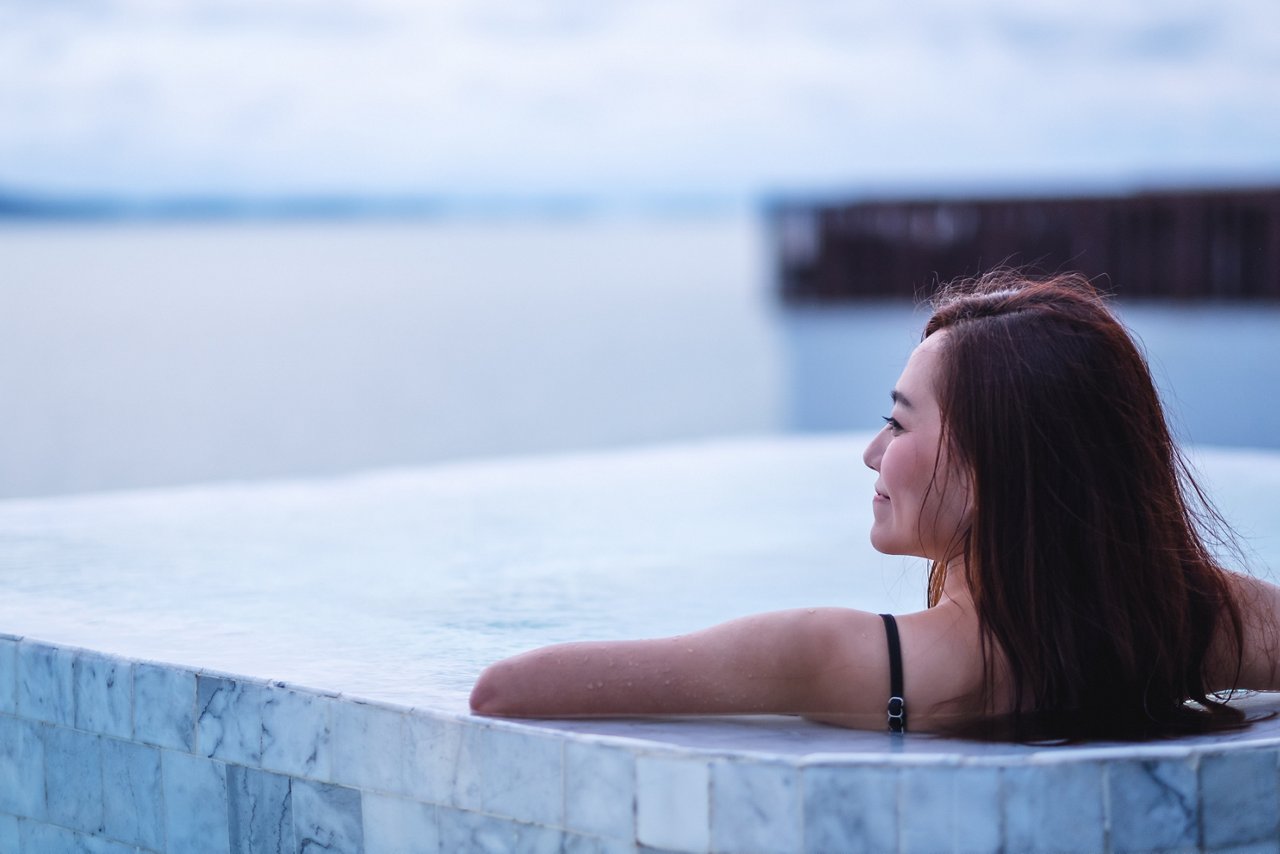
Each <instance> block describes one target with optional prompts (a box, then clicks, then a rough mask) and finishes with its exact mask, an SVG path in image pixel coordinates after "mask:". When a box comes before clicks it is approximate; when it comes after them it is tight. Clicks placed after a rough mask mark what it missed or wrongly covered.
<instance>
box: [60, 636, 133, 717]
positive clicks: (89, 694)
mask: <svg viewBox="0 0 1280 854" xmlns="http://www.w3.org/2000/svg"><path fill="white" fill-rule="evenodd" d="M71 679H72V685H73V691H74V693H75V725H76V729H83V730H88V731H89V732H97V733H102V734H103V735H113V736H116V737H117V738H131V737H132V736H133V714H132V711H133V666H132V665H131V664H130V663H129V662H127V661H124V660H122V659H119V658H115V657H113V656H108V655H101V654H99V653H96V652H77V653H75V657H74V658H73V659H72V662H71Z"/></svg>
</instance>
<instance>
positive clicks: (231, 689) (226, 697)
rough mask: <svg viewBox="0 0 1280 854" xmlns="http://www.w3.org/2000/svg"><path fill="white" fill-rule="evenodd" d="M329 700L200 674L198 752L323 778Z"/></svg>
mask: <svg viewBox="0 0 1280 854" xmlns="http://www.w3.org/2000/svg"><path fill="white" fill-rule="evenodd" d="M329 702H330V700H329V698H326V697H321V696H319V695H317V694H309V693H303V692H301V691H296V690H293V689H291V688H286V687H283V686H279V685H262V684H259V683H253V682H244V681H238V680H234V679H228V678H225V677H221V676H206V675H204V674H200V675H199V676H197V678H196V705H197V709H198V712H199V717H198V719H197V723H196V727H197V728H196V732H197V749H198V752H199V753H200V754H201V755H202V756H208V757H210V758H214V759H222V760H225V761H227V762H233V763H236V764H241V765H247V766H249V767H257V768H262V769H264V770H269V771H278V772H280V773H283V774H292V775H295V776H303V777H317V778H322V779H324V778H327V777H328V775H329V772H330V768H331V765H330V759H329V746H330V733H329V714H328V712H329V708H328V706H329Z"/></svg>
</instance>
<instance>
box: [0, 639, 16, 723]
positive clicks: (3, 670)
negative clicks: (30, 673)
mask: <svg viewBox="0 0 1280 854" xmlns="http://www.w3.org/2000/svg"><path fill="white" fill-rule="evenodd" d="M17 711H18V640H17V639H16V638H10V637H0V713H3V714H6V715H12V714H16V713H17Z"/></svg>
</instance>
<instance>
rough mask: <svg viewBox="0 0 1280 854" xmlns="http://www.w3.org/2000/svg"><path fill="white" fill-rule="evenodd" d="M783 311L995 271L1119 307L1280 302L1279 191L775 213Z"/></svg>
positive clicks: (895, 204)
mask: <svg viewBox="0 0 1280 854" xmlns="http://www.w3.org/2000/svg"><path fill="white" fill-rule="evenodd" d="M769 216H770V221H771V226H772V230H773V236H774V241H775V251H776V257H777V259H778V264H779V284H780V291H781V295H782V297H783V299H784V300H786V301H788V302H826V301H839V300H856V299H866V298H886V297H905V298H913V297H916V298H918V297H923V296H927V295H928V294H929V293H930V292H931V291H932V290H933V289H934V288H935V287H936V286H937V285H938V283H940V282H946V281H949V280H950V279H953V278H956V277H958V276H964V275H973V274H976V273H980V272H983V271H985V270H988V269H990V268H992V267H996V266H1001V265H1005V266H1015V267H1026V268H1029V269H1034V270H1039V271H1042V272H1055V271H1067V270H1073V271H1079V272H1082V273H1084V274H1086V275H1088V276H1090V277H1102V278H1101V280H1100V282H1099V284H1100V285H1101V286H1102V287H1104V288H1105V289H1106V290H1108V291H1112V292H1114V293H1115V294H1116V295H1117V296H1120V297H1123V298H1126V299H1127V298H1143V299H1145V298H1160V299H1178V300H1185V299H1212V300H1267V301H1280V187H1264V188H1235V189H1217V190H1186V191H1150V192H1138V193H1132V194H1124V195H1099V196H1088V197H1086V196H1074V197H1068V196H1064V197H1058V198H1054V197H1039V198H1031V197H1027V198H1016V197H1015V198H964V199H961V198H937V199H904V200H877V201H860V202H853V203H848V204H805V203H779V204H775V205H773V206H772V207H771V208H770V210H769Z"/></svg>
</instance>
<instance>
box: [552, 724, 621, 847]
mask: <svg viewBox="0 0 1280 854" xmlns="http://www.w3.org/2000/svg"><path fill="white" fill-rule="evenodd" d="M564 823H565V827H566V828H568V829H569V830H576V831H579V832H581V833H585V834H588V835H593V836H603V837H609V838H613V839H625V840H634V839H635V838H636V760H635V757H634V756H633V755H632V754H631V752H630V751H628V750H625V749H621V748H616V747H609V746H607V745H603V744H583V743H581V742H573V741H571V742H568V743H566V744H565V746H564Z"/></svg>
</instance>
